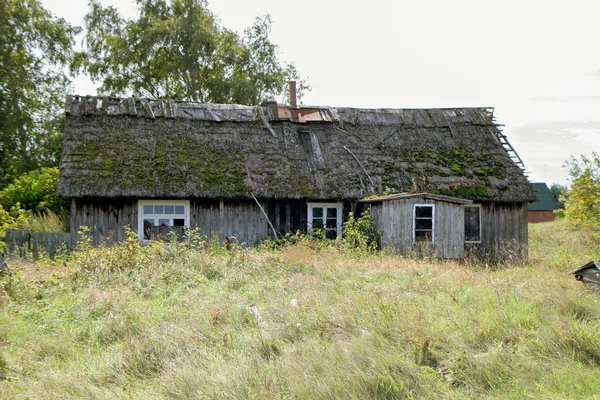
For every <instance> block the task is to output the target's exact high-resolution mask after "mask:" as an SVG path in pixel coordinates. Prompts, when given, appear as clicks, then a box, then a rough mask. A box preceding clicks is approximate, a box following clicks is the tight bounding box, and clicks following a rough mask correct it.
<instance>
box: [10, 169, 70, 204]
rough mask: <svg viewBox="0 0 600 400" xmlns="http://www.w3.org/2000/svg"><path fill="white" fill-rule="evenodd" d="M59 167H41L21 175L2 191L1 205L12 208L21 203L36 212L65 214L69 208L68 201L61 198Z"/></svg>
mask: <svg viewBox="0 0 600 400" xmlns="http://www.w3.org/2000/svg"><path fill="white" fill-rule="evenodd" d="M57 185H58V168H40V169H37V170H34V171H31V172H29V173H27V174H25V175H21V176H20V177H19V178H18V179H16V180H15V182H14V183H12V184H10V185H8V186H7V187H6V188H4V189H3V190H1V191H0V205H1V206H2V207H4V208H5V209H10V207H12V206H13V205H15V204H17V203H20V205H21V207H22V208H24V209H26V210H31V211H33V212H34V213H43V212H47V211H52V212H54V213H56V214H63V213H65V212H66V211H67V210H68V207H69V205H68V201H67V200H65V199H63V198H59V197H58V194H57V191H56V187H57Z"/></svg>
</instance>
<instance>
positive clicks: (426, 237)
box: [415, 231, 431, 242]
mask: <svg viewBox="0 0 600 400" xmlns="http://www.w3.org/2000/svg"><path fill="white" fill-rule="evenodd" d="M415 241H417V242H431V232H427V231H415Z"/></svg>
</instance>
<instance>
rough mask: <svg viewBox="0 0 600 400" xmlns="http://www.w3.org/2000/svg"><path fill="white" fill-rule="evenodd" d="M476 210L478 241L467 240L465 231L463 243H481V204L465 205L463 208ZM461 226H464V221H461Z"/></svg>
mask: <svg viewBox="0 0 600 400" xmlns="http://www.w3.org/2000/svg"><path fill="white" fill-rule="evenodd" d="M469 207H471V208H478V209H479V240H467V231H466V230H465V243H481V234H482V231H481V229H482V225H481V204H469V205H465V206H463V208H464V209H467V208H469ZM463 225H464V221H463Z"/></svg>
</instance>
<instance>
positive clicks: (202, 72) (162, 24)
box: [72, 0, 307, 105]
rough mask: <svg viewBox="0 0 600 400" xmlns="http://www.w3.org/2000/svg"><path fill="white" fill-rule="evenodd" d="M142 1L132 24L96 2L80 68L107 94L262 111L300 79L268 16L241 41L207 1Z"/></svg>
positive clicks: (92, 3)
mask: <svg viewBox="0 0 600 400" xmlns="http://www.w3.org/2000/svg"><path fill="white" fill-rule="evenodd" d="M136 2H137V5H138V8H139V14H138V16H137V18H135V19H132V20H126V19H124V18H123V17H122V16H121V15H119V13H118V12H117V10H116V9H115V8H113V7H102V5H101V4H100V3H99V2H98V1H95V0H92V1H90V7H91V10H90V11H89V12H88V14H87V15H86V17H85V25H86V28H87V32H86V38H85V44H86V49H85V51H84V52H83V53H80V54H78V55H77V57H76V59H75V61H74V62H73V65H72V68H73V69H74V70H81V69H83V70H85V71H87V72H88V73H89V74H90V76H91V78H92V79H93V80H94V81H100V82H102V85H101V87H100V88H99V91H100V92H101V93H106V94H111V95H122V94H129V93H132V94H133V95H135V96H142V97H151V98H173V99H176V100H187V101H201V102H207V103H239V104H249V105H255V104H259V103H260V102H262V101H266V100H272V99H273V97H274V96H276V95H278V94H280V93H281V91H282V89H283V88H284V87H285V83H286V81H287V80H288V79H297V78H298V76H297V72H296V70H295V67H294V66H293V65H292V64H282V63H280V61H279V59H278V56H277V47H276V46H275V45H273V44H272V43H271V42H270V41H269V33H270V28H271V19H270V17H269V16H268V15H266V16H263V17H260V18H257V19H256V20H255V22H254V24H253V25H252V26H251V27H250V28H248V29H246V30H245V32H244V35H243V36H239V35H238V34H236V33H234V32H232V31H230V30H228V29H226V28H224V27H223V26H221V25H220V23H219V21H218V20H217V19H216V18H215V17H214V15H213V14H212V13H211V12H210V10H208V8H207V3H206V1H204V0H171V1H167V0H136ZM131 49H135V51H131ZM306 88H307V87H306V86H305V85H304V84H303V83H301V84H300V89H301V90H302V89H306Z"/></svg>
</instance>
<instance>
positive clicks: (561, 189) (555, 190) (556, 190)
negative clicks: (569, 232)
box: [550, 183, 569, 208]
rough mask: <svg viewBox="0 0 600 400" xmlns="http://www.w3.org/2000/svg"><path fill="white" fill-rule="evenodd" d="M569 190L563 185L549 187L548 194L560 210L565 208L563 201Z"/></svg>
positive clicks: (557, 184) (555, 184)
mask: <svg viewBox="0 0 600 400" xmlns="http://www.w3.org/2000/svg"><path fill="white" fill-rule="evenodd" d="M568 190H569V188H568V187H567V186H565V185H561V184H560V183H553V184H552V185H551V186H550V192H551V193H552V196H554V198H555V199H557V201H558V206H559V207H560V208H564V207H565V200H566V199H567V192H568Z"/></svg>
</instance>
